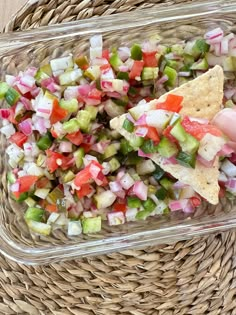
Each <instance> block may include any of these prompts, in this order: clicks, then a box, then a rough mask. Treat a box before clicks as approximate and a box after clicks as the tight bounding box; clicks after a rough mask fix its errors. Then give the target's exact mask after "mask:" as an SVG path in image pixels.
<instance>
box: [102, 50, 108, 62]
mask: <svg viewBox="0 0 236 315" xmlns="http://www.w3.org/2000/svg"><path fill="white" fill-rule="evenodd" d="M102 58H105V59H106V60H109V49H103V51H102Z"/></svg>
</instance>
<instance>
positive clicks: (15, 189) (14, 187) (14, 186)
mask: <svg viewBox="0 0 236 315" xmlns="http://www.w3.org/2000/svg"><path fill="white" fill-rule="evenodd" d="M10 190H11V191H12V192H18V191H19V190H20V183H19V182H18V181H16V182H15V183H14V184H12V185H11V187H10Z"/></svg>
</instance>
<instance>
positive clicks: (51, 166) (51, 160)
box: [46, 150, 64, 173]
mask: <svg viewBox="0 0 236 315" xmlns="http://www.w3.org/2000/svg"><path fill="white" fill-rule="evenodd" d="M46 154H47V159H46V166H47V169H48V170H49V172H50V173H53V172H55V170H57V169H58V167H59V166H61V165H62V163H63V158H64V156H63V155H62V154H60V153H58V152H53V151H52V150H46ZM59 160H61V165H59V164H60V163H58V162H59Z"/></svg>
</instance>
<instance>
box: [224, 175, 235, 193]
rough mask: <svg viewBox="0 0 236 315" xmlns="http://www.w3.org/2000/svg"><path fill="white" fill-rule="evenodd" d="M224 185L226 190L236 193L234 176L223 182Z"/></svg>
mask: <svg viewBox="0 0 236 315" xmlns="http://www.w3.org/2000/svg"><path fill="white" fill-rule="evenodd" d="M225 187H226V188H227V190H228V191H230V192H232V193H236V179H235V178H232V179H229V180H228V181H227V182H226V183H225Z"/></svg>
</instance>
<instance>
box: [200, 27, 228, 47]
mask: <svg viewBox="0 0 236 315" xmlns="http://www.w3.org/2000/svg"><path fill="white" fill-rule="evenodd" d="M223 35H224V32H223V30H222V29H221V28H220V27H218V28H215V29H213V30H211V31H209V32H207V33H206V34H205V35H204V38H205V39H206V41H207V42H208V43H209V44H214V43H219V42H220V41H221V40H222V38H223Z"/></svg>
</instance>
